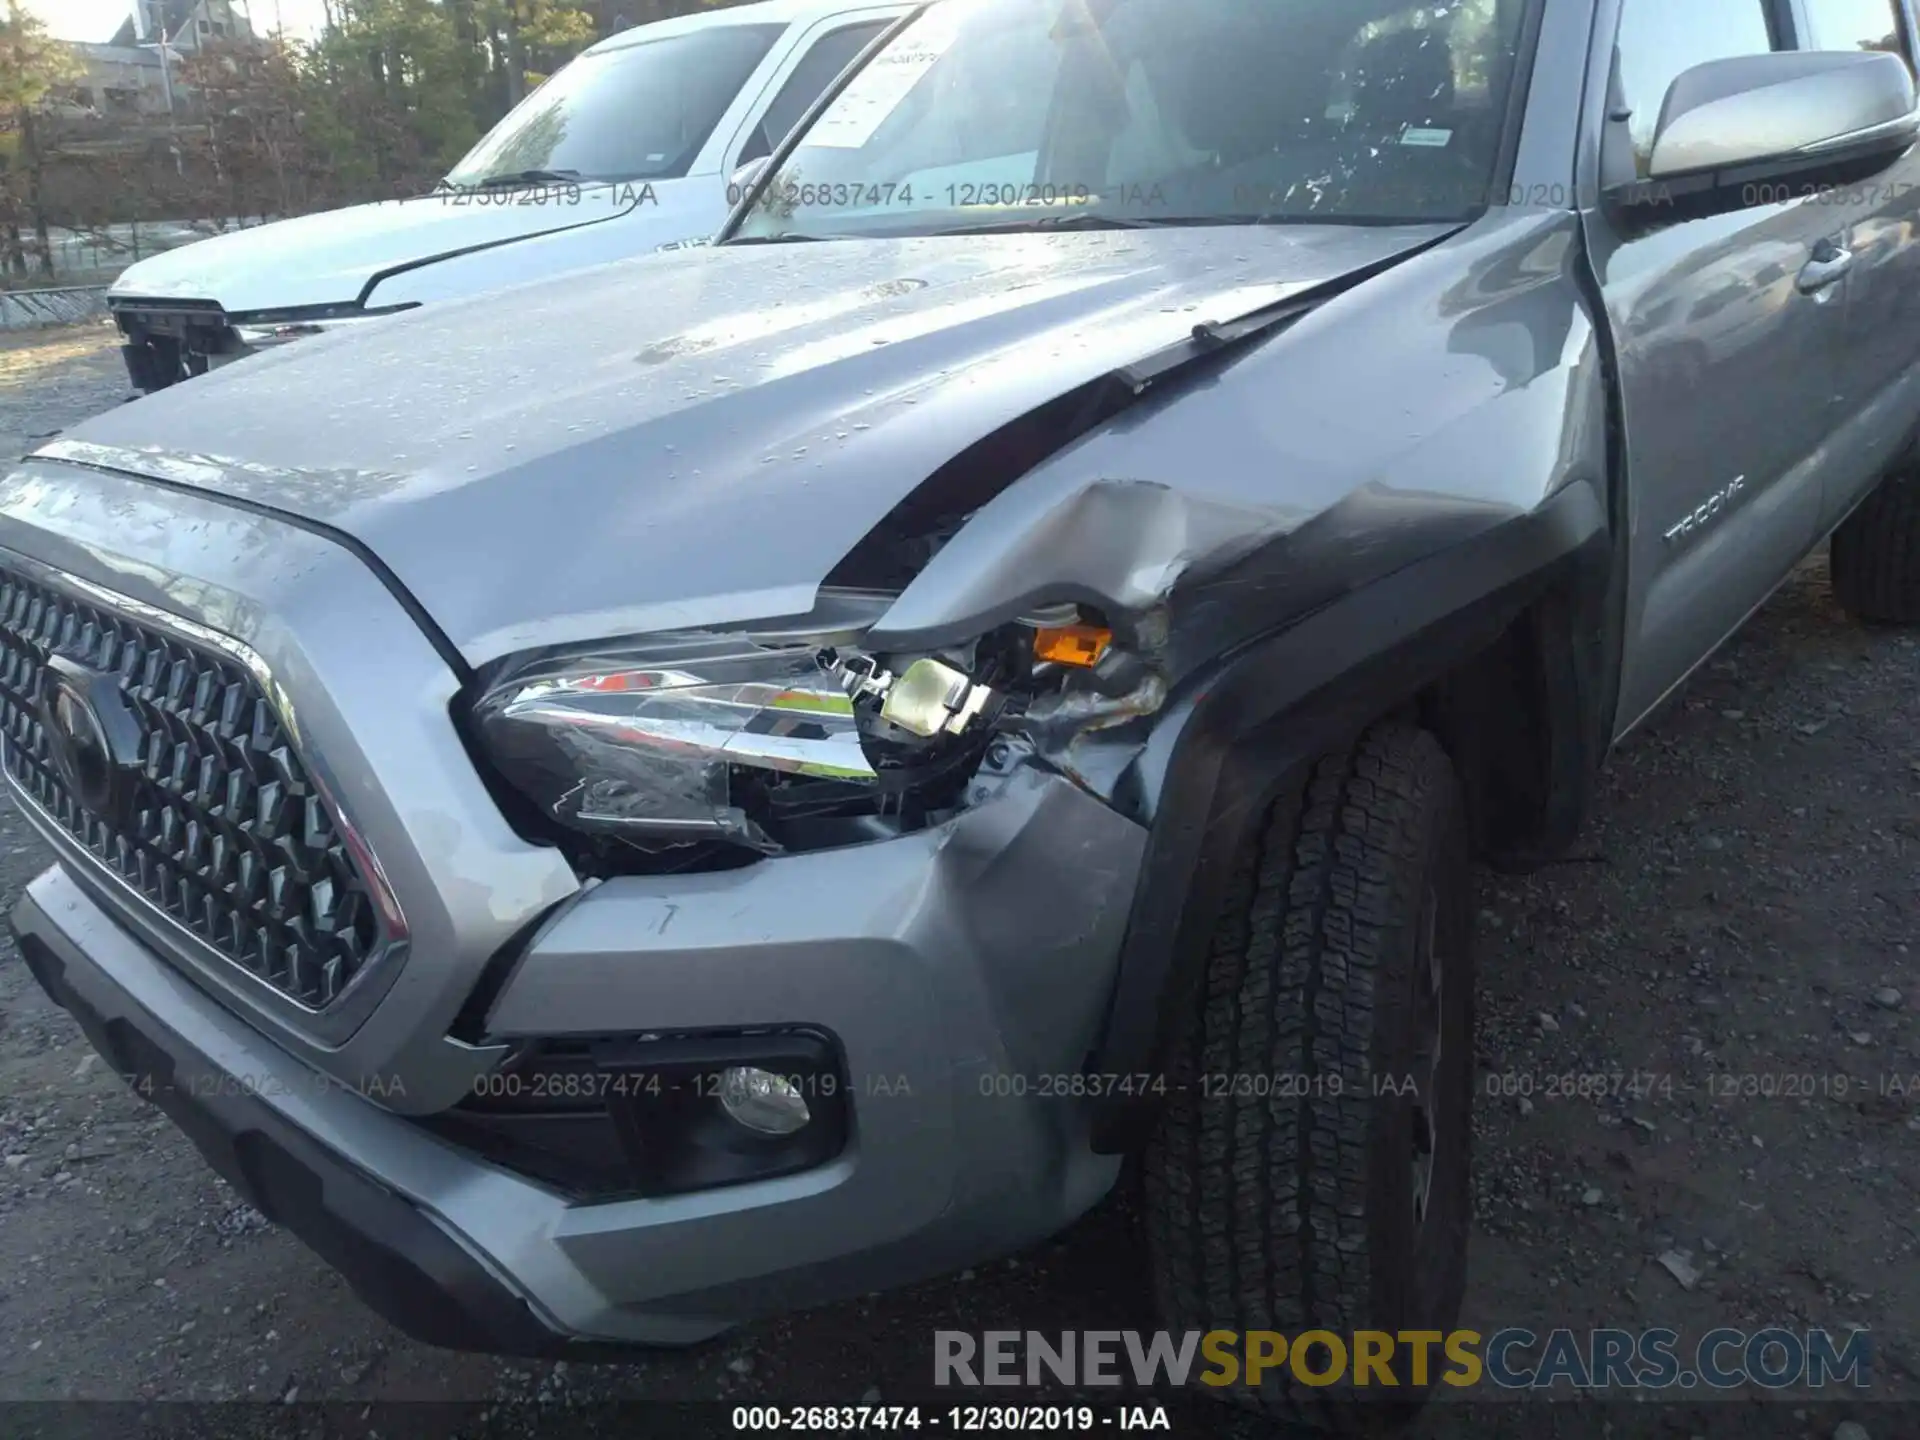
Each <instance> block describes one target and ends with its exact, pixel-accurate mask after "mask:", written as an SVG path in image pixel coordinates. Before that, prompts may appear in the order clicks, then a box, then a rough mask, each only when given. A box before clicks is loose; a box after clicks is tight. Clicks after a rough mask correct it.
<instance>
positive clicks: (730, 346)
mask: <svg viewBox="0 0 1920 1440" xmlns="http://www.w3.org/2000/svg"><path fill="white" fill-rule="evenodd" d="M1455 228H1457V227H1452V226H1435V225H1423V226H1405V227H1394V228H1385V227H1367V228H1362V227H1343V226H1311V227H1306V226H1302V227H1278V226H1276V227H1263V228H1258V229H1255V228H1233V229H1212V228H1198V229H1168V230H1157V231H1126V232H1110V233H1108V232H1100V233H1069V234H1051V235H1038V234H1016V235H990V236H965V237H952V238H918V239H910V240H871V241H868V240H853V241H840V242H826V243H795V244H787V245H779V246H722V247H718V248H710V249H697V250H689V251H684V252H677V253H668V254H663V255H655V256H649V257H646V258H644V259H640V260H634V261H623V262H620V263H617V264H614V265H608V266H602V267H600V268H598V269H594V270H588V271H577V272H575V273H573V274H572V275H569V276H564V277H558V278H555V279H552V280H542V281H538V282H535V283H533V284H530V285H522V286H518V287H515V288H514V289H512V290H508V291H504V292H500V293H497V294H495V295H492V296H481V297H476V298H474V299H471V300H463V301H459V302H455V303H451V304H447V305H441V306H434V307H431V308H428V309H424V310H417V311H411V312H408V313H406V314H404V315H400V316H396V317H395V318H394V319H393V320H391V321H388V322H385V323H383V324H381V325H379V326H376V327H370V329H369V331H368V332H367V333H358V334H355V333H335V334H331V335H324V336H318V337H315V338H312V339H309V340H304V341H302V342H301V343H300V344H298V345H292V346H288V347H286V348H285V349H283V350H280V351H276V352H271V353H269V354H266V355H262V356H260V357H257V358H256V359H254V360H250V361H249V362H248V363H247V364H245V365H236V366H230V367H228V368H226V369H224V370H221V371H218V372H216V373H214V374H211V375H208V376H204V377H201V378H199V379H196V380H194V381H192V382H191V383H189V384H185V385H178V386H173V387H171V388H169V389H166V390H163V391H160V392H159V393H158V394H155V395H151V396H149V397H147V398H145V399H143V400H139V401H136V402H135V403H133V404H129V405H123V406H120V407H118V408H116V409H115V410H112V411H110V412H108V413H107V414H105V415H102V416H100V417H98V418H96V419H94V420H92V421H90V422H88V423H87V424H85V425H82V426H80V427H78V428H77V429H75V430H74V431H73V432H71V434H70V436H69V437H67V438H64V439H61V440H58V441H55V442H53V443H52V444H50V445H48V446H45V447H43V448H42V450H41V451H39V452H38V453H39V454H41V455H43V456H49V457H53V458H64V459H69V460H77V461H81V462H83V463H88V464H96V465H104V466H108V467H111V468H115V469H120V470H125V471H131V472H134V473H138V474H145V475H148V476H150V477H153V478H157V479H162V480H166V481H170V482H172V483H176V484H183V485H188V486H192V487H195V488H198V489H204V490H208V491H212V492H216V493H219V494H223V495H228V496H233V497H237V498H241V499H244V500H246V501H248V502H251V503H253V504H256V505H262V506H267V507H272V508H274V509H278V510H281V511H287V512H292V513H294V514H296V515H298V516H300V517H302V518H303V519H305V520H307V521H311V522H318V523H320V524H323V525H326V526H330V527H333V528H335V529H338V530H340V531H344V532H347V533H348V534H350V535H352V536H353V537H354V538H356V539H357V540H359V541H360V542H362V543H363V544H364V545H365V546H366V547H367V548H368V549H370V550H371V551H372V552H373V553H374V554H375V555H377V556H378V557H379V558H380V559H381V560H382V561H383V562H384V563H385V564H386V565H387V566H388V567H389V568H390V569H391V570H392V571H393V572H394V574H395V575H396V576H397V577H398V578H399V580H400V581H401V583H403V584H404V585H405V586H406V587H407V588H408V589H409V590H411V591H412V593H413V595H414V597H415V598H416V599H417V600H418V601H419V602H420V604H421V605H422V606H424V607H425V609H426V610H427V611H428V612H429V613H430V614H431V615H432V616H433V617H434V619H435V620H436V622H437V623H438V624H439V625H440V627H441V628H442V630H443V631H444V632H445V634H446V635H447V637H448V639H449V640H450V641H451V642H452V643H453V644H454V645H455V646H456V647H457V648H458V649H459V650H460V651H461V652H462V653H463V655H465V657H466V658H467V659H468V661H469V662H470V663H473V664H480V663H484V662H485V661H487V660H489V659H492V658H495V657H497V656H499V655H501V654H504V653H506V652H509V651H512V650H516V649H521V648H526V647H530V646H534V645H545V644H557V643H566V642H571V641H577V640H587V639H593V638H604V637H609V636H615V635H620V634H634V633H644V632H648V631H654V630H663V629H674V628H685V627H695V626H708V625H718V624H727V623H732V622H737V621H744V620H751V619H765V618H770V617H775V616H789V615H798V614H803V613H805V612H806V611H808V610H809V609H810V608H811V607H812V605H813V603H814V599H815V595H816V592H817V589H818V587H819V585H820V584H821V582H822V581H823V580H824V578H825V577H826V576H827V575H828V573H830V572H831V570H832V569H833V567H834V566H835V564H837V563H838V562H839V560H840V559H841V558H842V557H843V556H844V555H845V554H846V553H847V552H848V551H849V550H850V549H852V547H853V546H854V545H855V544H856V543H857V542H858V541H859V540H860V539H861V538H862V537H863V536H864V535H865V534H866V533H867V532H868V531H869V530H870V529H871V528H872V527H873V526H874V525H875V524H877V523H878V522H879V521H880V520H881V519H882V518H883V517H884V516H885V515H886V514H887V512H888V511H889V510H891V509H892V508H893V507H894V506H895V505H896V504H897V503H898V502H899V501H901V500H902V499H904V498H905V497H906V496H907V495H908V494H909V493H910V492H911V491H912V490H914V488H915V487H917V486H918V485H919V484H920V483H921V482H922V481H924V480H925V479H926V478H927V477H928V476H929V475H931V474H932V473H933V472H934V471H935V470H936V469H938V468H939V466H940V465H941V464H942V463H943V462H945V461H946V460H948V459H950V458H952V457H953V456H955V455H956V454H958V453H959V452H960V451H962V450H964V449H965V448H967V447H968V446H969V445H971V444H973V443H974V442H975V441H977V440H980V439H982V438H983V437H985V436H987V435H990V434H992V433H993V432H994V431H996V430H998V429H999V428H1000V427H1002V426H1004V425H1006V424H1008V423H1010V422H1011V421H1013V420H1016V419H1018V418H1019V417H1021V416H1022V415H1024V414H1026V413H1027V412H1028V411H1030V410H1032V409H1033V408H1035V407H1036V406H1038V405H1040V404H1043V403H1045V402H1046V401H1048V400H1050V399H1053V398H1055V397H1056V396H1059V395H1062V394H1064V393H1066V392H1067V391H1069V390H1071V389H1074V388H1075V387H1077V386H1080V385H1083V384H1086V383H1088V382H1090V381H1093V380H1095V379H1098V378H1099V377H1100V376H1101V375H1103V374H1105V373H1107V372H1109V371H1112V370H1114V369H1117V368H1119V367H1121V366H1124V365H1127V364H1129V363H1131V362H1134V361H1136V360H1139V359H1141V358H1143V357H1145V356H1148V355H1151V354H1152V353H1154V352H1155V351H1157V350H1160V349H1163V348H1165V347H1167V346H1170V345H1174V344H1176V343H1178V342H1180V341H1181V340H1183V339H1185V338H1187V337H1189V336H1191V334H1192V333H1193V330H1194V327H1195V326H1196V325H1200V324H1204V323H1207V322H1225V321H1229V320H1233V319H1235V318H1237V317H1239V316H1242V315H1245V314H1247V313H1248V312H1249V311H1252V310H1254V309H1257V308H1260V307H1262V306H1264V305H1268V304H1271V303H1273V302H1275V301H1277V300H1281V299H1284V298H1286V297H1287V296H1289V295H1291V294H1294V293H1297V292H1299V291H1301V290H1304V289H1307V288H1309V287H1311V286H1314V285H1318V284H1321V283H1324V282H1327V281H1330V280H1333V279H1336V278H1338V277H1340V276H1342V275H1345V274H1348V273H1349V272H1351V271H1353V270H1356V269H1359V268H1363V267H1367V266H1372V265H1377V264H1379V263H1381V262H1383V261H1387V260H1390V259H1392V258H1393V257H1394V256H1396V255H1399V254H1404V253H1407V252H1410V251H1412V250H1414V249H1417V248H1419V247H1422V246H1424V245H1426V244H1428V243H1431V242H1433V241H1435V240H1438V239H1440V238H1442V237H1444V236H1445V235H1446V234H1448V233H1450V231H1451V230H1453V229H1455ZM1116 478H1124V477H1116Z"/></svg>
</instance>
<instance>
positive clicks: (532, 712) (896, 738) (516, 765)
mask: <svg viewBox="0 0 1920 1440" xmlns="http://www.w3.org/2000/svg"><path fill="white" fill-rule="evenodd" d="M835 603H836V604H837V605H838V606H839V607H840V611H841V615H840V619H841V620H843V621H844V622H845V623H842V624H840V625H838V626H837V627H834V628H828V627H826V626H825V625H824V624H820V623H815V624H811V625H808V626H803V627H801V628H799V629H797V630H789V631H785V632H782V633H778V634H774V633H720V632H681V633H676V634H671V635H661V636H656V637H651V638H642V639H636V640H632V641H623V642H614V643H609V644H605V645H600V646H594V647H590V648H585V649H580V650H574V651H566V652H542V653H540V654H537V655H533V656H526V657H521V658H519V659H517V660H515V661H511V662H508V664H507V665H506V666H504V667H503V668H502V669H500V670H499V671H497V672H496V673H494V674H493V675H491V676H490V677H488V678H487V680H486V681H485V685H484V689H483V691H482V693H481V696H480V698H479V700H478V701H477V703H476V704H475V707H474V712H473V718H474V724H475V731H476V734H477V737H478V739H479V742H480V744H481V746H482V748H484V750H485V751H486V754H487V757H488V758H489V759H490V760H491V761H492V762H493V764H494V766H495V767H496V769H497V771H498V773H499V774H500V775H501V776H502V777H504V778H505V779H506V781H507V782H508V783H509V784H510V785H511V786H512V787H513V789H514V790H516V791H517V792H519V794H520V795H522V796H524V797H525V798H526V799H527V800H529V801H531V802H532V803H533V804H534V805H535V806H537V807H538V809H539V810H540V811H541V812H542V814H543V815H544V816H545V817H546V819H547V820H549V821H557V822H559V824H560V825H561V826H563V827H564V828H565V829H566V830H567V831H569V832H572V833H574V834H579V835H585V836H588V837H592V838H593V839H594V840H596V841H598V842H601V845H602V847H603V848H604V846H605V845H608V844H611V845H615V846H619V847H621V848H622V849H638V850H641V851H648V852H655V853H656V854H662V855H673V854H675V853H678V854H680V855H682V856H684V855H685V853H686V851H687V847H690V846H707V847H711V846H715V845H719V846H722V847H725V848H726V849H728V850H730V851H734V852H742V851H744V852H759V853H762V854H774V853H779V852H781V851H784V850H788V849H807V848H815V847H819V846H826V845H832V844H845V843H854V842H857V841H859V840H868V839H879V838H885V837H886V836H887V835H889V834H898V833H901V832H902V831H905V830H911V829H917V828H920V827H922V826H924V825H927V824H933V823H938V822H939V821H940V820H941V819H942V818H944V817H945V816H946V815H948V814H950V813H952V812H953V811H954V810H955V809H957V808H959V807H960V806H961V805H962V804H963V803H964V801H963V796H964V793H965V791H966V787H967V783H968V781H969V779H970V778H971V777H972V776H973V775H974V773H975V771H976V770H977V769H978V768H979V764H980V760H981V756H982V755H983V753H984V752H985V750H986V748H987V746H988V744H989V743H990V741H991V739H992V737H993V736H994V735H995V734H996V733H1000V732H1004V731H1006V730H1009V729H1017V728H1018V727H1019V726H1020V725H1021V724H1022V721H1023V718H1024V717H1025V716H1026V715H1027V713H1028V709H1029V707H1030V706H1037V709H1036V711H1035V716H1036V719H1038V718H1041V717H1045V716H1048V715H1050V714H1052V715H1055V716H1057V715H1058V700H1059V698H1060V697H1059V695H1058V694H1056V693H1055V692H1056V691H1058V690H1059V683H1058V673H1059V672H1060V671H1061V670H1062V669H1063V666H1062V665H1061V664H1060V663H1058V662H1057V661H1056V660H1054V659H1052V658H1051V657H1050V655H1049V651H1048V649H1047V646H1048V645H1049V644H1051V645H1054V646H1056V647H1058V646H1062V645H1081V646H1087V645H1091V644H1093V643H1094V642H1092V641H1088V640H1086V639H1085V638H1084V637H1076V636H1074V635H1072V634H1071V633H1070V632H1068V631H1061V630H1053V631H1040V632H1038V634H1039V636H1040V637H1042V638H1041V639H1037V638H1036V629H1035V627H1034V625H1033V623H1031V622H1029V623H1026V624H1016V625H1009V626H1006V627H1002V628H1001V629H1000V630H998V631H996V632H995V633H993V634H991V635H988V636H985V637H982V638H981V639H980V640H977V641H975V642H973V643H972V644H969V645H965V646H960V647H957V648H954V649H950V650H943V651H941V652H939V653H937V654H931V655H915V656H875V655H871V654H868V653H867V652H866V651H864V650H863V649H862V648H861V644H860V642H861V637H862V635H863V633H864V631H865V629H866V627H867V625H868V624H870V623H871V620H872V619H873V618H874V617H875V615H876V614H877V613H878V611H877V608H876V602H874V601H873V600H871V599H870V598H868V599H865V600H861V601H852V600H848V599H847V598H845V597H840V598H839V599H837V600H836V602H835ZM1099 634H1100V635H1101V636H1102V637H1104V636H1105V635H1106V632H1104V631H1101V632H1099ZM1062 636H1065V637H1066V638H1064V639H1063V638H1061V637H1062ZM1045 637H1052V638H1051V639H1047V638H1045ZM1097 643H1098V646H1099V649H1100V651H1102V652H1104V650H1105V648H1106V645H1107V640H1106V639H1105V638H1101V639H1100V640H1099V641H1098V642H1097ZM1088 653H1089V654H1092V652H1091V651H1089V652H1088ZM1079 663H1080V664H1081V665H1083V666H1084V665H1086V664H1087V663H1088V661H1087V660H1085V659H1082V660H1081V661H1080V662H1079ZM1086 703H1087V702H1085V701H1083V702H1082V705H1083V706H1086ZM1104 704H1105V702H1100V701H1098V700H1097V698H1096V700H1095V703H1093V704H1092V705H1091V706H1090V707H1088V708H1086V709H1085V710H1084V711H1083V713H1082V714H1080V715H1078V716H1076V717H1075V725H1074V728H1078V726H1079V725H1080V724H1084V723H1086V722H1089V721H1092V722H1094V723H1098V721H1099V719H1101V718H1104V717H1102V716H1101V715H1100V714H1099V712H1100V711H1101V710H1102V708H1103V706H1104ZM1055 723H1056V724H1057V719H1056V722H1055Z"/></svg>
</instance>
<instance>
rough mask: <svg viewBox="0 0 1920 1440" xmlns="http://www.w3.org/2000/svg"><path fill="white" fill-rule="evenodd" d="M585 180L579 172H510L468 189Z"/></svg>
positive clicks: (567, 182) (563, 183)
mask: <svg viewBox="0 0 1920 1440" xmlns="http://www.w3.org/2000/svg"><path fill="white" fill-rule="evenodd" d="M585 178H586V177H585V176H583V175H581V173H580V172H579V171H578V170H508V171H505V172H503V173H501V174H499V175H488V176H485V177H483V178H481V179H479V180H476V181H474V182H473V184H472V185H471V186H470V187H468V188H470V189H474V190H492V189H495V188H496V187H499V186H502V185H572V184H574V183H576V182H578V181H580V180H583V179H585Z"/></svg>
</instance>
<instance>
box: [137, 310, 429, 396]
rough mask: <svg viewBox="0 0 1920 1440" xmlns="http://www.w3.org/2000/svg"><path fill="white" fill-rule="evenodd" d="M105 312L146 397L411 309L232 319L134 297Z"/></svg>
mask: <svg viewBox="0 0 1920 1440" xmlns="http://www.w3.org/2000/svg"><path fill="white" fill-rule="evenodd" d="M108 307H109V308H110V309H111V311H112V313H113V318H114V323H115V324H116V325H117V326H118V327H119V329H120V333H121V336H122V338H123V343H122V344H121V346H120V355H121V358H122V360H124V361H125V363H126V367H127V378H128V379H129V380H131V381H132V382H133V385H134V388H135V389H137V390H142V391H148V392H151V391H154V390H160V389H164V388H165V387H167V386H168V385H172V384H175V383H177V382H178V381H180V380H183V379H188V378H190V377H192V376H194V375H204V374H206V373H207V372H208V371H209V370H217V369H219V368H220V367H221V366H223V365H230V364H232V363H233V362H234V361H236V360H244V359H245V358H246V357H247V356H249V355H257V354H259V353H260V352H262V351H265V350H272V349H276V348H278V347H279V346H281V345H286V344H290V343H292V342H293V341H296V340H301V339H305V338H307V337H308V336H313V335H323V334H326V333H328V332H329V331H332V330H337V329H341V328H343V327H347V326H353V325H358V324H361V323H363V322H364V321H367V320H373V319H378V318H380V317H381V316H383V315H388V314H392V313H394V311H395V310H398V309H409V308H411V307H410V306H394V307H389V308H386V309H381V310H373V311H364V310H361V309H359V308H358V307H357V306H354V305H325V306H309V307H306V310H305V311H279V312H274V311H260V312H255V313H248V314H242V315H237V316H233V315H229V314H227V312H226V311H225V310H224V309H223V308H222V307H221V306H220V304H219V302H217V301H213V300H150V299H144V298H141V297H139V296H132V295H127V296H109V297H108Z"/></svg>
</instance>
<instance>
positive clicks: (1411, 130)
mask: <svg viewBox="0 0 1920 1440" xmlns="http://www.w3.org/2000/svg"><path fill="white" fill-rule="evenodd" d="M1400 143H1401V144H1402V145H1430V146H1433V147H1435V148H1436V149H1444V148H1445V147H1446V146H1448V145H1451V144H1452V143H1453V131H1451V130H1429V129H1423V128H1422V127H1420V126H1418V125H1409V126H1408V127H1407V130H1406V133H1405V134H1404V135H1402V136H1401V137H1400Z"/></svg>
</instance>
